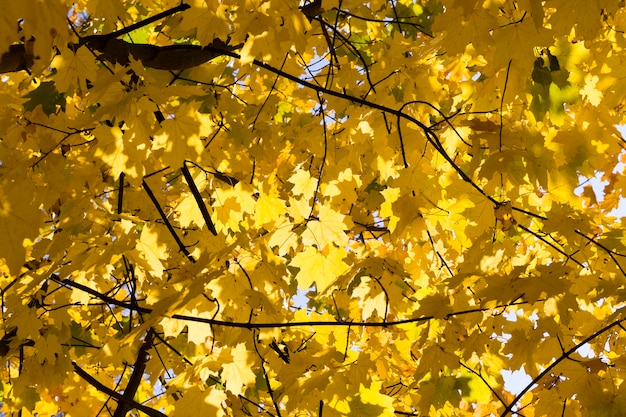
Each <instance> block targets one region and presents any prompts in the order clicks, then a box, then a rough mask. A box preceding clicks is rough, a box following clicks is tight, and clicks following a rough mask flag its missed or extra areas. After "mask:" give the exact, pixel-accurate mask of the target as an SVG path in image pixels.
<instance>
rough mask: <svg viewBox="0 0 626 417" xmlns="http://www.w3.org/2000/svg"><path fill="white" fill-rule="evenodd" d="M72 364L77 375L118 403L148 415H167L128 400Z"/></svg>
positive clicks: (152, 416) (164, 416)
mask: <svg viewBox="0 0 626 417" xmlns="http://www.w3.org/2000/svg"><path fill="white" fill-rule="evenodd" d="M72 366H74V372H76V374H77V375H78V376H80V377H81V378H82V379H84V380H85V381H87V382H88V383H89V384H90V385H91V386H93V387H94V388H95V389H97V390H98V391H100V392H104V393H105V394H107V395H109V396H111V397H113V398H114V399H115V400H116V401H117V402H118V403H120V404H122V403H123V404H126V405H128V406H129V407H130V408H136V409H137V410H139V411H141V412H143V413H145V414H147V415H148V416H150V417H167V416H166V415H165V414H163V413H162V412H160V411H157V410H155V409H154V408H150V407H147V406H145V405H143V404H139V403H138V402H136V401H134V400H132V399H131V400H129V399H127V398H125V397H124V396H123V395H122V394H120V393H118V392H116V391H115V390H112V389H111V388H109V387H107V386H106V385H104V384H103V383H101V382H100V381H98V380H97V379H96V378H94V377H93V376H91V375H90V374H89V373H88V372H87V371H85V370H84V369H83V368H81V367H80V366H78V364H77V363H76V362H72Z"/></svg>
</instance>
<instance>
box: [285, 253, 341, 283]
mask: <svg viewBox="0 0 626 417" xmlns="http://www.w3.org/2000/svg"><path fill="white" fill-rule="evenodd" d="M345 256H346V251H345V250H344V249H343V248H335V247H334V246H333V245H328V246H326V248H325V249H324V250H323V251H319V250H318V249H316V248H314V247H312V246H307V248H306V249H305V250H304V251H303V252H299V253H298V254H297V255H296V256H294V258H293V260H292V261H291V265H292V266H295V267H297V268H300V271H299V272H298V273H297V274H296V281H297V282H298V288H299V289H307V288H310V287H311V286H312V285H313V283H315V285H316V287H317V291H318V292H323V291H324V290H326V289H327V288H328V287H330V286H331V285H332V284H333V282H335V280H336V279H337V278H338V277H339V276H340V275H341V274H343V273H344V272H345V271H346V270H347V269H348V265H346V263H345V262H344V261H343V258H344V257H345Z"/></svg>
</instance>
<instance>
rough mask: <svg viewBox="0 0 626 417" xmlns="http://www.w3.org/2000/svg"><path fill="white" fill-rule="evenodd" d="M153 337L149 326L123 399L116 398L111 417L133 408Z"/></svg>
mask: <svg viewBox="0 0 626 417" xmlns="http://www.w3.org/2000/svg"><path fill="white" fill-rule="evenodd" d="M153 339H154V330H153V329H152V328H150V330H148V333H147V334H146V337H145V339H144V341H143V343H142V344H141V347H140V348H139V353H138V354H137V360H136V361H135V365H134V368H133V373H132V374H131V375H130V379H129V380H128V384H127V385H126V388H125V389H124V394H123V395H122V398H123V400H118V405H117V408H116V409H115V414H113V417H124V416H125V415H126V413H127V412H128V411H130V410H132V409H133V408H136V407H134V406H133V402H134V401H133V398H135V394H136V393H137V389H138V388H139V384H140V383H141V380H142V378H143V373H144V371H145V370H146V363H147V362H148V360H149V359H150V355H149V354H148V350H150V348H152V340H153Z"/></svg>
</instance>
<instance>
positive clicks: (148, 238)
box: [137, 225, 168, 276]
mask: <svg viewBox="0 0 626 417" xmlns="http://www.w3.org/2000/svg"><path fill="white" fill-rule="evenodd" d="M154 229H155V228H154V227H151V226H148V225H146V226H144V228H143V230H142V231H141V237H140V238H139V242H138V243H137V250H138V251H139V253H140V257H141V258H142V259H144V260H145V262H147V266H148V268H147V269H148V270H149V271H152V273H153V274H155V275H157V276H161V275H162V274H163V269H164V268H163V263H162V262H161V260H162V259H163V260H165V259H167V257H168V256H167V246H166V245H165V244H163V243H162V242H159V234H158V232H156V231H155V230H154Z"/></svg>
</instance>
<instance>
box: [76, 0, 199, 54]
mask: <svg viewBox="0 0 626 417" xmlns="http://www.w3.org/2000/svg"><path fill="white" fill-rule="evenodd" d="M190 7H191V6H190V5H188V4H184V3H181V4H179V5H178V6H176V7H172V8H171V9H168V10H165V11H163V12H161V13H157V14H155V15H154V16H151V17H148V18H147V19H144V20H141V21H139V22H136V23H133V24H132V25H130V26H126V27H124V28H122V29H120V30H116V31H115V32H111V33H107V34H106V35H91V36H85V37H84V38H81V39H80V42H79V43H78V44H77V45H74V46H75V47H80V46H82V45H85V44H87V43H93V44H94V45H96V44H103V45H104V44H106V42H107V41H108V40H110V39H114V38H119V37H120V36H123V35H126V34H127V33H130V32H132V31H134V30H137V29H141V28H142V27H144V26H147V25H149V24H151V23H154V22H156V21H157V20H161V19H165V18H166V17H169V16H171V15H173V14H175V13H178V12H182V11H184V10H187V9H189V8H190ZM96 49H98V48H96ZM98 50H99V49H98Z"/></svg>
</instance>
